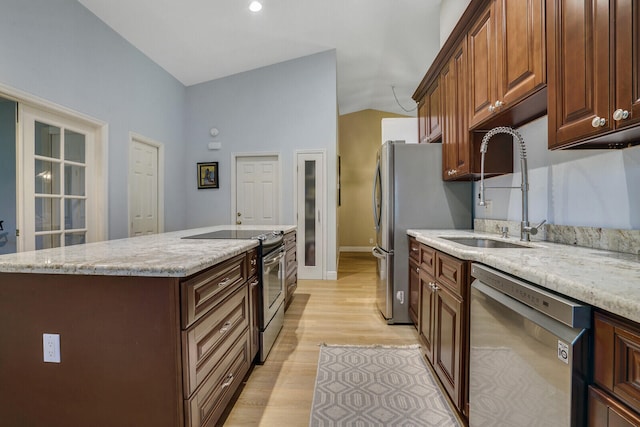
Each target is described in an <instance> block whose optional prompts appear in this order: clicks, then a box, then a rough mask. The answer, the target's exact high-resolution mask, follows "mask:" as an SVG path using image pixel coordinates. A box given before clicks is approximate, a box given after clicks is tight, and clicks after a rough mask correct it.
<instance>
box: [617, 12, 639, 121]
mask: <svg viewBox="0 0 640 427" xmlns="http://www.w3.org/2000/svg"><path fill="white" fill-rule="evenodd" d="M612 8H613V10H612V13H613V14H614V16H613V21H614V22H615V29H614V31H615V39H614V50H615V58H616V64H615V79H616V88H615V102H614V104H613V105H612V113H611V116H610V118H612V119H613V120H614V125H615V127H616V128H623V127H626V126H630V125H633V124H637V123H638V122H640V36H639V35H638V34H639V31H640V4H638V1H636V0H617V1H614V2H612ZM616 110H620V112H621V113H622V112H626V113H627V118H619V119H618V120H616V119H615V118H614V112H615V111H616Z"/></svg>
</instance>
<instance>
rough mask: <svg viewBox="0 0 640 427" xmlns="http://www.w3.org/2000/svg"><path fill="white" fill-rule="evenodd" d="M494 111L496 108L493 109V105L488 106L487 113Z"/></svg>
mask: <svg viewBox="0 0 640 427" xmlns="http://www.w3.org/2000/svg"><path fill="white" fill-rule="evenodd" d="M495 111H496V107H494V106H493V105H489V112H490V113H493V112H495Z"/></svg>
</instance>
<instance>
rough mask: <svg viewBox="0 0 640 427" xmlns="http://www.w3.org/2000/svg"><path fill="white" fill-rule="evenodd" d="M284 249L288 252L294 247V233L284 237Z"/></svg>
mask: <svg viewBox="0 0 640 427" xmlns="http://www.w3.org/2000/svg"><path fill="white" fill-rule="evenodd" d="M284 247H285V248H286V249H287V250H289V249H291V248H295V247H296V232H295V231H293V232H290V233H287V234H285V235H284Z"/></svg>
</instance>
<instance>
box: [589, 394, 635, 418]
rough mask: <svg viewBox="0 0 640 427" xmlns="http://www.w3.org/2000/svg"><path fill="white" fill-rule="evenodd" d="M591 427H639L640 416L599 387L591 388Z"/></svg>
mask: <svg viewBox="0 0 640 427" xmlns="http://www.w3.org/2000/svg"><path fill="white" fill-rule="evenodd" d="M588 425H589V427H638V426H640V415H639V414H637V413H635V412H634V411H631V410H630V409H629V408H628V407H626V406H625V405H623V404H622V403H620V402H619V401H617V400H615V399H613V398H612V397H611V396H609V395H608V394H607V393H605V392H604V391H602V390H600V389H599V388H597V387H592V386H590V387H589V424H588Z"/></svg>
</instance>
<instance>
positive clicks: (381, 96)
mask: <svg viewBox="0 0 640 427" xmlns="http://www.w3.org/2000/svg"><path fill="white" fill-rule="evenodd" d="M78 1H79V2H80V3H81V4H83V5H84V6H85V7H87V8H88V9H89V10H91V11H92V12H93V13H94V14H95V15H97V16H98V17H99V18H100V19H101V20H103V21H104V22H105V23H106V24H107V25H109V26H110V27H111V28H113V29H114V30H115V31H116V32H117V33H119V34H120V35H121V36H122V37H124V38H125V39H126V40H128V41H129V42H130V43H131V44H132V45H133V46H135V47H136V48H137V49H139V50H140V51H142V52H143V53H144V54H145V55H147V56H148V57H149V58H151V60H153V61H154V62H156V63H157V64H158V65H160V66H161V67H162V68H164V69H165V70H166V71H167V72H169V73H170V74H171V75H173V76H174V77H175V78H176V79H178V80H179V81H180V82H182V83H183V84H184V85H186V86H190V85H194V84H197V83H201V82H205V81H209V80H213V79H218V78H221V77H225V76H229V75H232V74H236V73H240V72H243V71H248V70H252V69H255V68H259V67H263V66H266V65H271V64H275V63H278V62H282V61H286V60H290V59H294V58H298V57H302V56H306V55H311V54H314V53H318V52H322V51H326V50H329V49H335V50H336V55H337V76H338V94H337V96H338V108H339V112H340V114H347V113H351V112H354V111H360V110H364V109H368V108H372V109H378V110H382V111H390V112H395V113H400V114H408V115H415V111H412V112H410V113H407V112H405V111H403V109H402V108H401V107H400V106H399V105H398V102H396V100H395V99H394V94H393V92H392V86H393V87H394V88H395V92H396V95H397V98H398V100H399V102H400V104H401V105H402V106H403V107H404V108H405V109H414V108H415V103H414V102H413V100H412V99H411V95H412V94H413V92H414V90H415V89H416V87H417V86H418V83H419V82H420V80H421V79H422V77H423V76H424V74H425V72H426V70H427V68H428V67H429V65H430V63H431V61H432V60H433V58H434V57H435V55H436V54H437V52H438V49H439V46H440V42H439V9H440V0H319V1H311V0H263V1H262V3H263V9H262V11H260V12H259V13H253V12H250V11H249V9H248V6H249V0H180V1H178V0H78Z"/></svg>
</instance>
